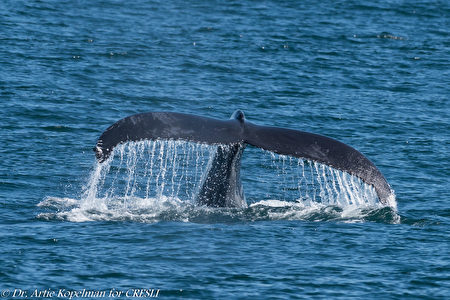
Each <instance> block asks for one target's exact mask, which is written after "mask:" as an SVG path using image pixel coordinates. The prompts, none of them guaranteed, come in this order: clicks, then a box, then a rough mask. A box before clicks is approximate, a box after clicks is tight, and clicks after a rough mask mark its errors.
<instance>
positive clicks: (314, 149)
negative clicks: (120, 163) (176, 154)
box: [94, 110, 393, 206]
mask: <svg viewBox="0 0 450 300" xmlns="http://www.w3.org/2000/svg"><path fill="white" fill-rule="evenodd" d="M156 139H171V140H184V141H191V142H196V143H205V144H224V145H230V147H229V148H230V150H229V151H230V153H223V151H224V150H223V149H224V148H221V149H220V151H219V152H218V153H216V157H215V159H214V162H213V163H212V166H211V167H210V169H209V171H208V172H209V173H208V174H207V176H206V178H205V180H204V183H203V186H202V188H201V189H200V191H199V195H198V196H197V200H198V202H199V203H200V204H205V205H208V206H243V205H244V204H242V203H243V202H245V200H242V199H244V196H243V191H242V187H241V186H240V178H239V173H240V172H239V169H240V158H241V155H242V151H243V149H244V147H245V144H249V145H252V146H255V147H259V148H262V149H265V150H268V151H272V152H274V153H277V154H282V155H288V156H294V157H298V158H304V159H307V160H311V161H315V162H319V163H321V164H324V165H328V166H330V167H332V168H335V169H337V170H340V171H343V172H347V173H349V174H351V175H354V176H356V177H358V178H360V179H361V180H362V181H363V182H365V183H367V184H369V185H372V186H373V187H374V188H375V190H376V192H377V195H378V198H379V200H380V202H381V203H382V204H383V205H385V206H389V205H391V206H392V205H393V204H391V203H390V200H389V199H390V197H392V195H393V191H392V189H391V187H390V185H389V184H388V182H387V181H386V179H385V178H384V176H383V175H382V174H381V172H380V171H379V170H378V168H377V167H376V166H375V165H374V164H373V163H372V162H371V161H370V160H369V159H368V158H367V157H365V156H364V155H363V154H362V153H360V152H359V151H357V150H356V149H354V148H352V147H350V146H348V145H346V144H344V143H342V142H339V141H337V140H335V139H332V138H329V137H326V136H322V135H318V134H314V133H309V132H303V131H299V130H293V129H286V128H278V127H269V126H259V125H255V124H253V123H250V122H248V121H247V120H246V119H245V117H244V114H243V112H241V111H240V110H238V111H236V112H235V113H233V115H232V116H231V118H230V119H229V120H218V119H214V118H209V117H202V116H196V115H191V114H183V113H174V112H147V113H140V114H136V115H132V116H129V117H126V118H124V119H121V120H119V121H118V122H116V123H114V124H113V125H111V126H110V127H109V128H108V129H106V130H105V132H103V133H102V134H101V136H100V138H99V139H98V141H97V145H96V147H94V151H95V153H96V157H97V159H98V161H99V162H100V163H101V162H103V161H105V160H106V159H107V158H108V157H109V156H110V153H111V151H112V150H113V149H114V147H115V146H116V145H118V144H120V143H124V142H127V141H140V140H156ZM218 166H219V167H218ZM227 168H228V169H227ZM223 169H225V170H223ZM219 170H222V171H223V172H219ZM222 173H223V174H224V175H220V174H222ZM213 198H214V199H213ZM236 203H239V204H236ZM245 205H246V204H245Z"/></svg>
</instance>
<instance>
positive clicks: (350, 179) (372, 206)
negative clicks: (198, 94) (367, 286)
mask: <svg viewBox="0 0 450 300" xmlns="http://www.w3.org/2000/svg"><path fill="white" fill-rule="evenodd" d="M218 147H222V148H227V147H229V146H227V145H206V144H198V143H191V142H185V141H174V140H168V141H167V140H165V141H163V140H156V141H140V142H128V143H125V144H121V145H119V146H117V147H116V148H115V149H114V151H113V153H112V155H111V157H110V158H109V159H108V160H107V161H106V162H104V163H101V164H100V163H95V166H94V168H93V171H92V173H91V175H90V178H89V180H88V183H87V184H86V186H85V188H84V191H83V192H82V195H81V197H80V199H79V200H75V199H72V198H57V197H47V198H46V199H44V200H43V201H42V202H40V203H39V206H40V207H42V208H46V209H48V210H56V212H43V213H41V214H39V216H38V217H39V218H42V219H63V220H68V221H74V222H83V221H92V220H109V221H120V220H130V221H138V222H158V221H182V222H236V221H237V222H240V221H258V220H283V219H285V220H314V221H317V220H337V221H344V222H358V221H365V220H372V219H371V216H374V215H375V216H376V218H375V219H374V220H375V221H383V222H398V221H399V218H398V216H397V214H396V211H395V209H392V208H389V207H388V208H383V206H382V205H381V204H380V202H379V200H378V197H377V194H376V191H375V189H374V188H373V187H372V186H370V185H367V184H365V183H364V182H362V181H361V180H360V179H359V178H357V177H354V176H351V175H349V174H348V173H345V172H341V171H338V170H335V169H332V168H330V167H328V166H325V165H323V164H319V163H316V162H311V161H307V160H304V159H299V158H293V157H289V156H285V155H277V154H274V153H272V152H268V151H262V150H260V149H255V148H249V149H246V150H245V152H250V155H251V156H252V157H253V159H250V160H251V161H248V160H247V161H246V160H245V159H244V161H243V163H242V165H243V166H242V167H243V169H244V170H245V164H246V163H250V164H251V165H252V166H251V167H252V168H258V170H257V171H256V172H255V170H254V169H251V171H250V172H248V173H251V174H246V173H245V172H243V173H244V174H243V186H244V190H245V189H246V187H248V186H250V187H251V189H250V190H251V193H250V194H249V195H248V196H247V202H248V203H249V204H250V205H249V207H248V208H220V209H217V208H209V207H202V206H198V205H196V203H195V195H196V193H197V191H198V189H199V188H200V186H201V183H202V182H203V180H204V178H205V176H206V175H207V173H208V169H209V167H210V164H211V162H212V160H213V158H214V155H215V153H216V151H217V149H218ZM244 157H245V154H244ZM274 183H276V186H277V188H276V189H274V188H273V186H274ZM380 211H381V212H382V213H381V214H382V215H383V217H382V218H381V219H379V218H378V217H379V215H380ZM386 213H387V214H386Z"/></svg>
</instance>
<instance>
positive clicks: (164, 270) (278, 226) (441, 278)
mask: <svg viewBox="0 0 450 300" xmlns="http://www.w3.org/2000/svg"><path fill="white" fill-rule="evenodd" d="M449 96H450V2H449V1H421V0H412V1H396V0H387V1H366V2H361V1H327V0H325V1H289V0H288V1H275V0H272V1H270V0H267V1H214V0H213V1H203V0H195V1H176V0H175V1H144V0H136V1H119V0H116V1H113V0H90V1H83V0H79V1H59V0H58V1H56V0H54V1H51V0H48V1H37V0H36V1H34V0H29V1H25V0H2V1H1V2H0V99H1V103H2V106H1V108H2V109H1V110H0V129H1V134H0V155H1V156H0V157H1V160H0V242H1V248H0V266H1V268H0V294H1V297H2V298H4V299H25V298H28V299H44V298H45V299H70V298H72V299H98V298H104V299H106V298H108V299H127V298H130V299H131V298H139V296H142V297H141V298H148V297H150V296H155V294H152V295H150V294H149V293H147V294H146V292H149V291H151V290H152V289H153V290H154V291H157V290H158V294H157V296H158V297H159V298H163V299H224V298H230V299H249V298H255V299H309V298H314V299H450V206H449V201H450V99H449ZM236 109H242V110H243V111H244V112H245V115H246V118H247V119H248V120H249V121H251V122H253V123H255V124H258V125H268V126H277V127H286V128H292V129H298V130H302V131H307V132H314V133H318V134H322V135H326V136H329V137H332V138H334V139H337V140H339V141H342V142H344V143H346V144H348V145H351V146H353V147H355V148H356V149H358V150H359V151H361V152H362V153H364V155H366V156H367V157H368V158H369V159H370V160H371V161H372V162H374V164H375V165H376V166H377V167H378V168H379V169H380V170H381V172H382V173H383V174H384V176H385V177H386V179H387V180H388V182H389V183H390V184H391V186H392V188H393V189H394V191H395V195H396V199H395V200H396V205H397V209H395V208H391V207H381V206H376V205H375V206H372V205H366V204H367V203H362V202H361V203H360V204H359V205H355V203H353V204H351V205H350V204H349V205H344V206H343V205H336V203H334V204H333V203H331V204H330V203H328V202H327V203H325V202H326V201H325V200H324V197H322V198H321V201H320V202H316V201H314V200H315V198H314V197H312V198H311V197H309V198H308V195H307V194H306V192H305V194H300V197H298V199H295V197H294V198H292V197H291V198H289V197H290V196H289V195H291V194H292V193H294V194H295V192H297V191H298V189H296V187H294V188H292V186H291V184H292V182H293V181H292V180H294V181H295V180H297V179H292V178H291V177H290V175H288V174H287V173H286V172H285V170H286V168H287V167H286V166H299V165H300V163H302V162H300V161H299V162H297V161H294V162H292V161H291V160H288V159H286V158H285V157H274V156H271V155H270V154H268V153H266V152H264V151H260V150H259V149H256V148H252V147H248V149H246V150H245V152H244V158H243V161H242V183H243V186H244V190H245V194H246V197H247V201H248V203H249V207H248V208H242V209H238V208H205V207H198V206H196V205H195V204H193V203H192V202H190V201H186V199H183V197H182V196H181V195H184V194H183V193H182V192H179V191H180V189H181V191H184V189H186V187H191V188H192V187H194V183H192V182H190V181H183V180H182V178H178V177H175V175H173V176H172V177H168V175H167V176H166V175H164V174H162V173H161V172H162V168H161V169H158V170H156V172H155V173H151V174H150V173H149V172H151V169H148V168H147V169H145V172H146V173H145V177H142V176H140V178H144V180H145V178H150V179H148V180H150V181H151V180H158V182H157V183H158V186H160V187H161V184H163V188H162V191H165V190H164V188H167V187H171V188H172V189H169V188H167V190H166V191H170V193H169V195H163V194H156V195H154V196H152V197H148V195H145V196H142V195H141V196H136V197H130V195H134V194H133V193H134V191H135V190H139V189H140V190H139V191H141V192H142V193H144V191H145V189H144V188H143V187H142V184H139V182H138V181H136V180H137V179H136V177H139V176H135V173H133V172H135V171H134V169H133V168H134V166H136V165H135V162H133V161H132V160H133V158H136V157H137V158H139V157H140V158H141V159H142V158H143V156H145V155H142V153H140V155H141V156H139V155H138V156H133V154H132V153H134V152H127V149H128V150H130V149H131V150H132V147H131V146H130V147H129V148H123V149H122V152H121V153H122V160H121V158H120V157H121V155H120V153H116V154H115V163H111V169H110V170H106V171H105V170H103V169H102V167H101V166H100V165H99V164H98V163H97V161H96V159H95V155H94V152H93V151H92V148H93V147H94V146H95V144H96V142H97V139H98V137H99V136H100V134H101V133H102V132H103V131H104V130H105V129H106V128H107V127H108V126H110V125H111V124H113V123H114V122H116V121H117V120H119V119H121V118H124V117H126V116H128V115H131V114H135V113H141V112H147V111H171V112H182V113H190V114H197V115H202V116H208V117H214V118H218V119H227V118H229V116H230V115H231V114H232V113H233V111H234V110H236ZM196 147H197V146H196ZM131 150H130V151H131ZM202 151H203V150H202ZM156 153H157V154H158V155H159V154H160V153H162V152H161V151H159V152H156ZM189 153H190V152H189ZM192 153H194V152H192ZM196 153H197V154H195V155H196V156H195V157H196V158H198V157H200V158H202V159H203V158H206V160H204V161H203V162H202V163H198V161H197V160H193V157H194V156H191V157H190V160H189V161H191V162H193V165H192V168H194V169H195V166H197V167H199V168H200V167H204V166H205V164H206V163H207V158H208V156H207V155H203V154H198V152H196ZM201 153H203V152H201ZM123 157H126V158H127V159H128V160H126V159H123ZM144 159H145V157H144ZM147 159H148V157H147ZM161 161H162V160H161ZM289 164H290V165H289ZM292 164H293V165H292ZM305 169H306V170H308V169H309V170H311V172H313V173H314V171H316V173H318V174H319V175H320V174H322V173H321V172H322V171H321V170H322V166H319V167H318V166H315V165H313V164H312V165H310V166H309V168H307V167H305ZM302 170H304V169H302ZM119 171H121V172H123V174H122V175H123V176H124V177H123V178H121V179H119V180H117V181H114V178H113V179H108V178H109V177H108V176H109V175H108V174H106V173H107V172H110V173H111V172H112V173H111V174H112V176H113V177H114V176H115V175H114V174H116V175H117V174H118V173H119ZM96 172H97V173H96ZM101 172H103V173H101ZM105 172H106V173H105ZM114 172H116V173H114ZM152 172H153V171H152ZM186 172H188V171H186ZM277 172H278V173H277ZM136 174H138V173H136ZM179 174H180V173H178V175H179ZM186 174H187V173H186ZM272 174H275V175H272ZM122 175H121V176H122ZM316 175H317V174H316ZM316 175H310V176H312V177H311V178H314V176H316ZM102 176H103V177H102ZM127 176H128V177H127ZM130 176H131V177H133V176H135V177H133V180H134V181H133V182H131V181H130V178H131V177H130ZM177 178H178V179H177ZM108 180H110V181H108ZM127 180H128V181H127ZM130 182H131V183H130ZM296 182H297V181H296ZM135 183H136V184H135ZM130 184H131V185H130ZM144 185H145V184H144ZM297 187H300V190H301V191H303V188H302V187H305V185H301V184H298V186H297ZM306 187H309V185H306ZM102 188H103V190H101V189H102ZM130 188H131V190H130ZM133 188H135V190H132V189H133ZM316 188H317V187H316ZM121 189H122V190H121ZM177 189H178V190H177ZM318 189H320V187H318ZM119 190H121V192H119ZM194 190H195V189H194ZM102 191H103V192H104V194H102V195H103V196H101V195H100V193H101V192H102ZM121 193H122V194H121ZM136 193H137V192H136ZM318 193H319V194H320V190H319V192H318ZM185 194H186V195H188V196H189V195H191V194H192V193H190V192H185ZM136 195H137V194H136ZM302 195H304V196H302ZM288 196H289V197H288ZM288 198H289V199H288ZM325 198H326V197H325ZM369 204H370V203H369ZM83 290H84V291H85V292H84V294H83ZM88 292H92V293H91V294H89V293H88ZM94 292H98V294H94ZM101 292H105V294H101ZM127 292H128V293H127ZM134 292H137V293H134ZM139 293H141V294H139ZM25 296H27V297H25ZM97 296H98V297H97Z"/></svg>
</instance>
